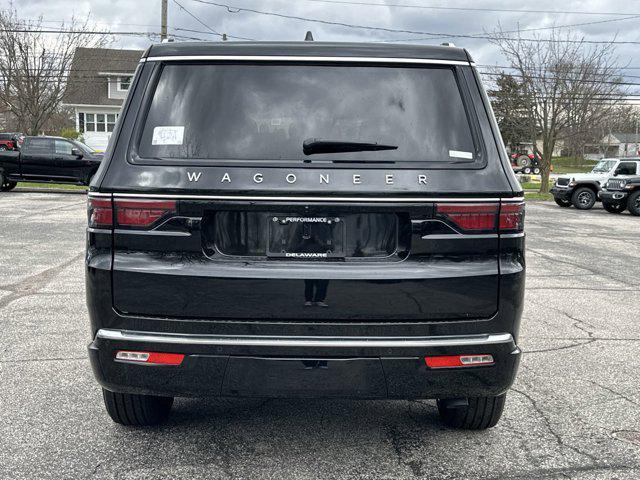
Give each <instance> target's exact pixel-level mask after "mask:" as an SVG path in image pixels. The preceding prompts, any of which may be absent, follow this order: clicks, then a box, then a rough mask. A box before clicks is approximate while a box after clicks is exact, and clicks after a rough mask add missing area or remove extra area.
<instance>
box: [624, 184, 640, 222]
mask: <svg viewBox="0 0 640 480" xmlns="http://www.w3.org/2000/svg"><path fill="white" fill-rule="evenodd" d="M627 208H628V209H629V213H630V214H631V215H635V216H636V217H640V190H637V191H635V192H633V193H632V194H631V195H629V198H628V200H627Z"/></svg>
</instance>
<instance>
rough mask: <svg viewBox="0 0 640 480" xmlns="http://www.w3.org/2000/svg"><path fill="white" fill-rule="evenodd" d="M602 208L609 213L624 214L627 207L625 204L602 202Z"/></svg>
mask: <svg viewBox="0 0 640 480" xmlns="http://www.w3.org/2000/svg"><path fill="white" fill-rule="evenodd" d="M602 206H603V207H604V209H605V210H606V211H607V212H609V213H622V212H624V209H625V208H627V206H626V205H625V204H624V203H609V202H602Z"/></svg>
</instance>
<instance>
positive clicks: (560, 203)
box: [553, 197, 571, 208]
mask: <svg viewBox="0 0 640 480" xmlns="http://www.w3.org/2000/svg"><path fill="white" fill-rule="evenodd" d="M553 200H554V201H555V202H556V204H557V205H558V206H559V207H562V208H569V207H570V206H571V200H565V199H564V198H558V197H553Z"/></svg>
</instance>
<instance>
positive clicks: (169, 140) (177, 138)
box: [151, 126, 184, 145]
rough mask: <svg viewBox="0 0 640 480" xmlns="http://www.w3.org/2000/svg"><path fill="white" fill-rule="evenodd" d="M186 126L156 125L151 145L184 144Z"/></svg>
mask: <svg viewBox="0 0 640 480" xmlns="http://www.w3.org/2000/svg"><path fill="white" fill-rule="evenodd" d="M183 139H184V127H183V126H180V127H154V129H153V138H152V139H151V145H182V141H183Z"/></svg>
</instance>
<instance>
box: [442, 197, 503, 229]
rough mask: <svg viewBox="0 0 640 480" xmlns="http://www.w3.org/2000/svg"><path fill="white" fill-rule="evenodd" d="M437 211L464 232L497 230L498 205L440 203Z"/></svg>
mask: <svg viewBox="0 0 640 480" xmlns="http://www.w3.org/2000/svg"><path fill="white" fill-rule="evenodd" d="M436 211H437V213H438V215H440V216H443V217H446V218H447V219H449V220H450V221H451V222H453V223H454V224H455V225H456V226H458V227H460V228H461V229H463V230H471V231H475V232H477V231H495V229H496V215H497V214H498V204H496V203H487V204H482V203H438V204H437V205H436Z"/></svg>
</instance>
